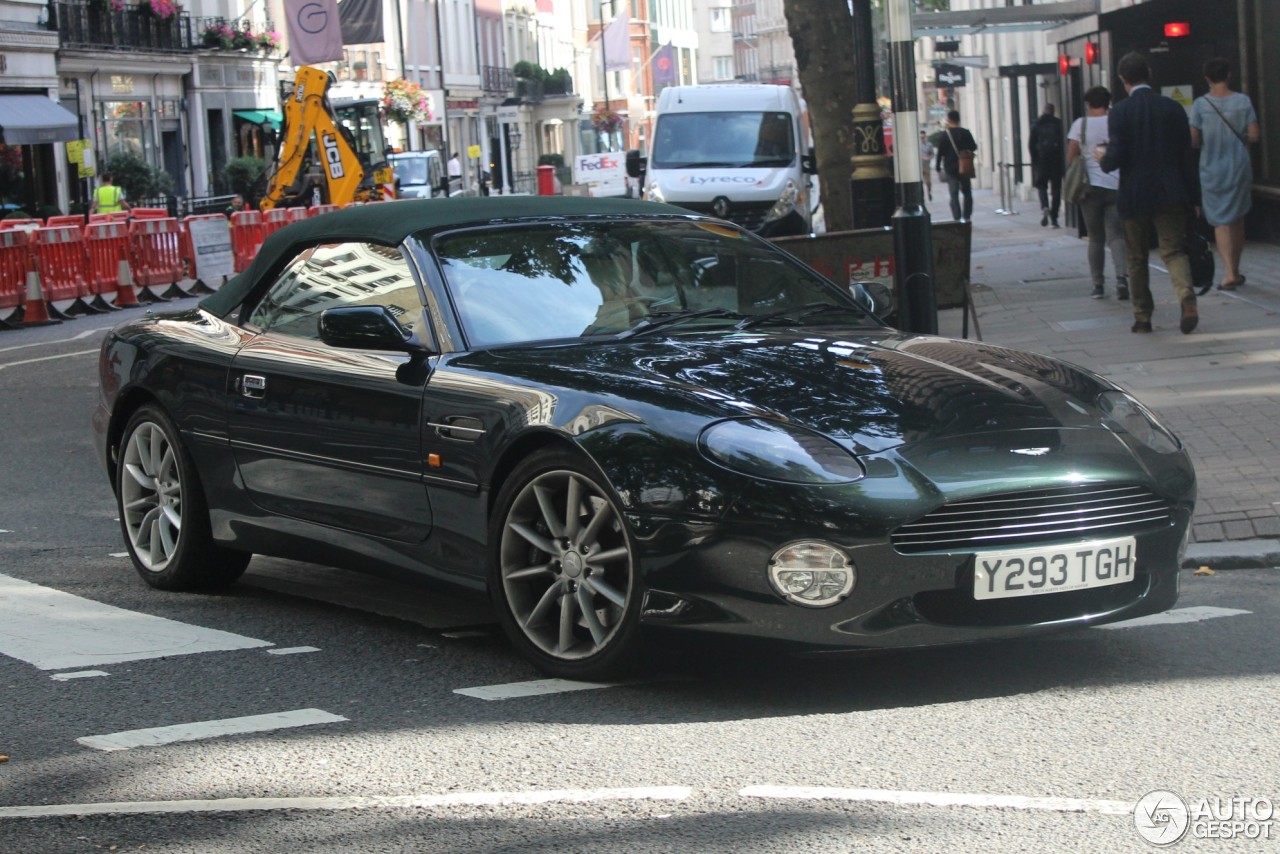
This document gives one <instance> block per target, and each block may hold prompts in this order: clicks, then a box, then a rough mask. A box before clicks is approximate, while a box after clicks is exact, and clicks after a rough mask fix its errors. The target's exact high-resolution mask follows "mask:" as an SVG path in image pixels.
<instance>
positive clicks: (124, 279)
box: [116, 258, 141, 308]
mask: <svg viewBox="0 0 1280 854" xmlns="http://www.w3.org/2000/svg"><path fill="white" fill-rule="evenodd" d="M139 305H141V303H140V302H138V295H137V294H136V293H134V290H133V270H131V269H130V268H129V262H128V261H127V260H125V259H124V258H121V259H120V263H119V264H117V265H116V307H117V308H136V307H138V306H139Z"/></svg>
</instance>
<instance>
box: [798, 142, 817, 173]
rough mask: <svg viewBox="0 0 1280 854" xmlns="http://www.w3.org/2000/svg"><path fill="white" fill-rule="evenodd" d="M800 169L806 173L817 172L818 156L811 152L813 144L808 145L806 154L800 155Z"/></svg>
mask: <svg viewBox="0 0 1280 854" xmlns="http://www.w3.org/2000/svg"><path fill="white" fill-rule="evenodd" d="M800 170H801V171H802V172H804V174H806V175H817V174H818V158H817V155H815V154H814V153H813V146H812V145H811V146H809V153H808V154H801V155H800Z"/></svg>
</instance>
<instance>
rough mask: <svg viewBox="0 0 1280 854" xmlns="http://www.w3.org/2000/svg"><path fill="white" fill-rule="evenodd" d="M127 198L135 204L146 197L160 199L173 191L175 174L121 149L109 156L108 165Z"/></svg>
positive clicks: (107, 168) (108, 170) (107, 169)
mask: <svg viewBox="0 0 1280 854" xmlns="http://www.w3.org/2000/svg"><path fill="white" fill-rule="evenodd" d="M104 171H106V172H110V173H111V176H112V178H113V179H114V180H115V183H116V185H117V186H119V187H120V188H121V189H122V190H124V195H125V198H127V199H129V200H130V201H131V202H133V203H134V204H137V203H138V202H140V201H142V200H144V199H158V198H160V197H161V196H167V195H168V194H169V193H171V192H173V176H172V175H170V174H169V173H168V172H166V171H164V170H163V169H158V168H156V167H153V166H152V165H151V164H149V163H147V161H145V160H143V159H142V157H141V156H139V155H137V154H134V153H133V152H131V151H119V152H116V153H115V154H112V155H111V156H110V157H108V158H107V167H106V169H105V170H104Z"/></svg>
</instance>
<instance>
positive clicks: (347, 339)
mask: <svg viewBox="0 0 1280 854" xmlns="http://www.w3.org/2000/svg"><path fill="white" fill-rule="evenodd" d="M320 340H321V341H323V342H324V343H326V344H328V345H329V346H330V347H342V348H345V349H350V350H396V351H400V352H405V353H421V352H425V351H426V350H427V348H426V347H424V346H423V345H422V343H421V342H420V341H418V339H417V337H416V336H414V335H413V333H411V332H408V331H407V330H406V329H405V328H404V327H403V326H401V325H400V324H399V322H397V321H396V317H395V315H394V314H392V313H391V311H390V310H389V309H387V307H386V306H383V305H348V306H343V307H341V308H326V309H325V310H324V311H322V312H320Z"/></svg>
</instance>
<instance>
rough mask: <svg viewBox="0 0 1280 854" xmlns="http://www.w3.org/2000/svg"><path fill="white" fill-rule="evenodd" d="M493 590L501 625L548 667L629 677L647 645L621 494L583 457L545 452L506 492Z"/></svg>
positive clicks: (498, 517)
mask: <svg viewBox="0 0 1280 854" xmlns="http://www.w3.org/2000/svg"><path fill="white" fill-rule="evenodd" d="M490 544H491V545H490V550H491V559H490V575H489V589H490V592H491V595H492V597H493V600H494V605H495V607H496V610H497V612H498V619H499V622H501V623H502V627H503V629H504V630H505V631H506V633H507V635H508V637H510V639H511V641H512V643H514V644H515V645H516V647H517V648H518V649H520V651H521V652H522V653H524V654H525V656H526V657H528V658H529V659H530V660H532V661H533V662H534V664H536V665H537V666H538V667H539V668H540V669H542V670H543V671H545V672H546V673H548V674H550V675H552V676H558V677H562V678H565V679H588V680H590V679H606V678H614V677H618V676H621V675H624V674H625V673H626V672H628V671H629V670H630V669H631V668H632V667H633V666H634V665H635V662H636V659H637V657H638V646H639V637H638V635H639V623H640V599H641V598H642V590H641V584H640V580H639V577H638V566H637V561H636V557H635V548H634V546H633V545H632V541H631V535H630V532H629V531H628V529H627V523H626V520H625V519H624V518H623V515H622V512H621V507H620V505H619V503H618V500H617V499H616V498H615V497H614V495H613V490H612V489H610V488H609V486H608V485H607V483H606V482H605V481H604V478H603V477H601V476H600V474H599V473H598V472H596V471H594V469H593V468H592V467H590V466H589V465H588V464H586V463H585V462H584V461H583V460H581V459H580V458H579V457H577V456H575V455H572V454H569V453H566V452H563V451H554V452H546V453H541V454H537V455H535V456H532V457H530V458H529V459H527V460H525V461H524V462H522V463H521V464H520V465H519V466H517V467H516V470H515V471H514V472H512V474H511V477H510V478H508V480H507V482H506V483H505V484H504V485H503V487H502V490H501V491H500V492H499V494H498V500H497V503H496V505H495V512H494V516H493V522H492V525H491V531H490Z"/></svg>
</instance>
